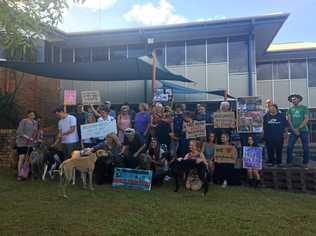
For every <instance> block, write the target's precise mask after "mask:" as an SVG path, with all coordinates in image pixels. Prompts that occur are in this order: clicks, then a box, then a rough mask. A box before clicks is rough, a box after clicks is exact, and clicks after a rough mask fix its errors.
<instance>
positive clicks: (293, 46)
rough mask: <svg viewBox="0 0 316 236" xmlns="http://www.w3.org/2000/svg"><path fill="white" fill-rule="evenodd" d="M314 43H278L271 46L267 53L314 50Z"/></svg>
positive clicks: (315, 47) (315, 44)
mask: <svg viewBox="0 0 316 236" xmlns="http://www.w3.org/2000/svg"><path fill="white" fill-rule="evenodd" d="M315 49H316V42H315V43H314V42H293V43H278V44H271V45H270V46H269V48H268V50H267V51H268V52H281V51H294V50H295V51H296V50H315Z"/></svg>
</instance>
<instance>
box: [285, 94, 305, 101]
mask: <svg viewBox="0 0 316 236" xmlns="http://www.w3.org/2000/svg"><path fill="white" fill-rule="evenodd" d="M292 98H297V99H298V100H300V102H301V101H302V100H303V97H302V96H301V95H299V94H292V95H290V96H289V97H288V99H287V100H288V101H289V102H292Z"/></svg>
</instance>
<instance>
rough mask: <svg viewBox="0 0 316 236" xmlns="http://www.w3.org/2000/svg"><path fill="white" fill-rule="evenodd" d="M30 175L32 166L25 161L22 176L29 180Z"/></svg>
mask: <svg viewBox="0 0 316 236" xmlns="http://www.w3.org/2000/svg"><path fill="white" fill-rule="evenodd" d="M29 173H30V164H29V162H28V161H24V163H23V164H22V166H21V171H20V176H21V177H22V178H24V179H27V177H28V176H29Z"/></svg>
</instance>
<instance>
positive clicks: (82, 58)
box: [75, 48, 90, 63]
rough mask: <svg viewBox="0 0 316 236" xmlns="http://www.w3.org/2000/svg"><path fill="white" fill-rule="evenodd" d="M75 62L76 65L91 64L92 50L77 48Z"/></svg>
mask: <svg viewBox="0 0 316 236" xmlns="http://www.w3.org/2000/svg"><path fill="white" fill-rule="evenodd" d="M75 62H76V63H89V62H90V48H76V49H75Z"/></svg>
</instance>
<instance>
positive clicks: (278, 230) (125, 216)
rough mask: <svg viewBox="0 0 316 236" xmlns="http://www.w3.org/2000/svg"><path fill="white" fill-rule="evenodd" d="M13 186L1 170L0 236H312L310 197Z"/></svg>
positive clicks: (313, 202) (315, 225) (315, 214)
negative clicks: (65, 192) (63, 191)
mask: <svg viewBox="0 0 316 236" xmlns="http://www.w3.org/2000/svg"><path fill="white" fill-rule="evenodd" d="M59 192H60V189H59V185H58V184H57V183H56V182H50V181H48V182H41V181H27V182H16V180H15V178H14V173H13V172H12V170H8V169H1V170H0V235H10V236H11V235H23V236H26V235H45V236H46V235H76V236H78V235H89V236H90V235H316V196H312V195H307V194H294V193H286V192H279V191H273V190H269V189H261V190H254V189H249V188H246V187H229V188H227V189H222V188H220V187H218V186H214V185H211V186H210V189H209V193H208V195H207V197H203V196H202V195H201V193H196V192H188V191H184V190H181V192H179V193H174V192H173V185H172V184H168V185H165V186H163V187H154V188H153V190H152V191H151V192H142V191H134V190H123V189H112V188H111V186H110V185H102V186H96V190H95V191H94V192H89V191H86V190H83V189H81V188H80V187H78V186H70V187H69V188H68V194H69V196H70V199H68V200H64V199H62V198H60V197H59Z"/></svg>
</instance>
